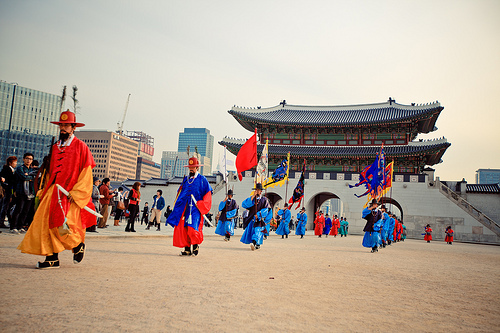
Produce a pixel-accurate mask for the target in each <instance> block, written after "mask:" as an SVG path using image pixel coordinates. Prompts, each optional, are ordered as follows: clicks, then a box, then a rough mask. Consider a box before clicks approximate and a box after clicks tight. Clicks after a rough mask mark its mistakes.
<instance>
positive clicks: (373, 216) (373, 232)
mask: <svg viewBox="0 0 500 333" xmlns="http://www.w3.org/2000/svg"><path fill="white" fill-rule="evenodd" d="M363 218H364V219H365V220H366V225H365V227H364V228H363V231H364V232H365V236H364V237H363V243H362V244H363V246H364V247H371V248H372V252H376V251H377V248H378V245H379V244H381V243H382V241H381V239H380V228H381V227H382V212H380V211H379V210H375V209H374V210H370V209H368V208H365V209H363Z"/></svg>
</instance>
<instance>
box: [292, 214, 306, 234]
mask: <svg viewBox="0 0 500 333" xmlns="http://www.w3.org/2000/svg"><path fill="white" fill-rule="evenodd" d="M306 224H307V214H306V209H305V208H304V207H302V209H301V210H300V212H299V213H298V214H297V229H296V230H295V234H296V235H297V236H298V235H300V238H304V235H305V234H306Z"/></svg>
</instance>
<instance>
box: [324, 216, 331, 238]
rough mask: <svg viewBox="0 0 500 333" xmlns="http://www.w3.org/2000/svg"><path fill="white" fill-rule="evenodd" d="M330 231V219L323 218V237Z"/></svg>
mask: <svg viewBox="0 0 500 333" xmlns="http://www.w3.org/2000/svg"><path fill="white" fill-rule="evenodd" d="M331 229H332V219H331V218H329V217H327V218H325V227H324V228H323V235H328V234H329V233H330V230H331Z"/></svg>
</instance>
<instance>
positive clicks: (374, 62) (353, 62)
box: [0, 0, 500, 183]
mask: <svg viewBox="0 0 500 333" xmlns="http://www.w3.org/2000/svg"><path fill="white" fill-rule="evenodd" d="M499 18H500V1H480V0H471V1H460V0H450V1H439V0H433V1H423V0H418V1H402V0H397V1H331V0H330V1H311V0H308V1H291V0H288V1H272V0H266V1H255V0H254V1H236V0H232V1H229V0H228V1H214V0H210V1H207V0H203V1H189V0H183V1H143V0H141V1H103V0H99V1H51V0H46V1H39V0H37V1H23V0H18V1H7V0H0V47H1V52H0V80H4V81H7V82H17V83H18V84H19V85H21V86H24V87H28V88H32V89H36V90H41V91H45V92H49V93H53V94H60V91H61V88H62V86H63V85H68V86H72V85H77V86H78V88H79V93H78V98H79V100H80V110H79V114H78V116H77V119H78V121H81V122H84V123H86V129H109V130H115V129H116V126H117V125H116V124H117V122H119V121H121V118H122V115H123V110H124V108H125V103H126V100H127V96H128V94H129V93H130V94H131V98H130V104H129V108H128V114H127V118H126V120H125V126H124V128H125V129H126V130H142V131H144V132H146V133H148V134H149V135H151V136H153V137H154V138H155V150H156V151H155V152H156V153H155V160H156V161H157V162H159V161H160V159H161V151H163V150H177V140H178V133H179V132H181V131H182V130H183V129H184V127H206V128H208V129H210V131H211V133H212V134H213V135H214V137H215V141H216V142H217V141H220V140H221V139H222V138H223V137H224V136H226V135H227V136H231V137H237V138H248V137H250V136H251V133H250V132H248V131H246V130H244V129H243V128H242V127H241V126H240V125H238V123H237V122H236V121H235V120H234V118H233V117H232V116H230V115H229V114H228V113H227V111H228V110H229V109H230V108H231V107H232V106H233V105H234V104H236V105H240V106H248V107H254V106H262V107H270V106H275V105H277V104H278V103H279V102H280V101H281V100H283V99H286V101H287V103H289V104H298V105H348V104H363V103H379V102H384V101H386V100H387V99H388V98H389V96H391V97H392V98H394V99H396V101H397V102H398V103H401V104H410V103H413V102H414V103H428V102H432V101H436V100H438V101H439V102H440V103H441V104H442V105H443V106H444V110H443V112H442V113H441V116H440V117H439V118H438V121H437V123H436V126H437V127H438V128H439V129H438V130H437V131H435V132H432V133H430V134H427V135H423V136H419V138H423V139H430V138H438V137H442V136H444V137H446V138H447V139H448V141H449V142H451V144H452V145H451V147H450V148H449V149H448V150H447V152H446V153H445V154H444V156H443V163H441V164H439V165H436V166H434V168H435V169H436V175H437V176H440V177H441V179H444V180H460V179H462V178H466V180H467V181H468V182H470V183H473V182H474V174H475V171H476V170H477V169H479V168H497V169H500V133H499V125H500V121H499V120H500V116H499V99H500V80H499V79H500V19H499ZM68 106H69V105H68ZM221 151H222V149H221V148H220V146H219V145H218V144H216V145H215V152H214V160H215V161H214V163H213V167H214V168H215V167H216V165H217V159H218V156H219V154H220V152H221Z"/></svg>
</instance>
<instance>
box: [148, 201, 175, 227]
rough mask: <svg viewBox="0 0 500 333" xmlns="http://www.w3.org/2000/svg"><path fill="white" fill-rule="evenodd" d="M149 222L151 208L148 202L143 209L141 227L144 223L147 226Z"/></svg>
mask: <svg viewBox="0 0 500 333" xmlns="http://www.w3.org/2000/svg"><path fill="white" fill-rule="evenodd" d="M168 207H170V206H168ZM148 221H149V207H148V203H147V202H146V203H145V204H144V208H143V209H142V218H141V225H142V222H144V223H145V224H146V225H147V224H148Z"/></svg>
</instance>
